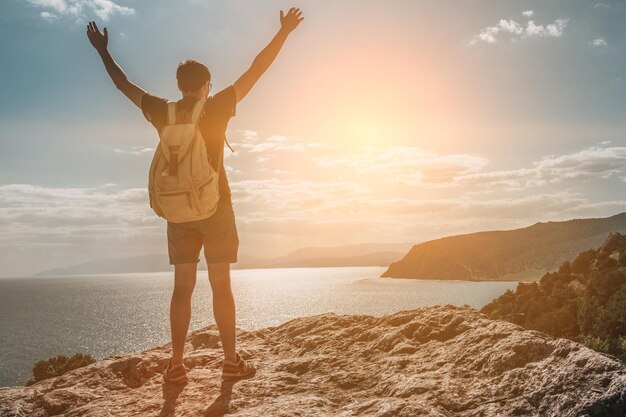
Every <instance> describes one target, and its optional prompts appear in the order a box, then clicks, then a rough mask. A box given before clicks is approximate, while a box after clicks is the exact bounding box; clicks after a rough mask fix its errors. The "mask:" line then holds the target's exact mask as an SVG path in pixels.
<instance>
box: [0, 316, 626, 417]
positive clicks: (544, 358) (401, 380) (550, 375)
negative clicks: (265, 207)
mask: <svg viewBox="0 0 626 417" xmlns="http://www.w3.org/2000/svg"><path fill="white" fill-rule="evenodd" d="M219 346H220V345H219V337H218V335H217V331H216V329H215V328H213V327H208V328H205V329H202V330H199V331H196V332H194V333H193V334H191V335H190V336H189V339H188V343H187V347H186V360H185V365H186V366H187V367H188V368H190V372H189V374H188V375H189V379H190V380H189V383H188V384H187V385H186V386H184V387H182V388H176V387H174V386H167V385H163V384H162V380H161V372H162V371H163V370H164V369H165V366H166V365H167V360H168V357H169V351H170V347H169V345H165V346H162V347H159V348H155V349H152V350H149V351H146V352H142V353H137V354H131V355H125V356H114V357H109V358H106V359H104V360H101V361H98V362H96V363H94V364H92V365H90V366H87V367H84V368H81V369H76V370H74V371H72V372H69V373H67V374H65V375H63V376H61V377H57V378H53V379H49V380H45V381H41V382H39V383H37V384H35V385H33V386H31V387H18V388H4V389H0V415H1V416H3V417H7V416H53V415H65V416H115V417H117V416H203V415H204V416H222V415H224V414H228V415H229V416H231V415H232V416H250V417H252V416H254V417H259V416H271V417H279V416H307V417H311V416H346V417H347V416H379V417H383V416H388V417H395V416H398V417H400V416H406V417H409V416H410V417H417V416H429V417H437V416H467V417H470V416H475V417H479V416H480V417H483V416H559V417H566V416H607V417H608V416H611V417H617V416H624V415H626V366H624V364H623V363H621V362H619V361H617V360H615V359H613V358H612V357H609V356H606V355H602V354H600V353H597V352H595V351H592V350H590V349H588V348H586V347H584V346H582V345H579V344H577V343H574V342H572V341H569V340H566V339H555V338H553V337H550V336H548V335H546V334H543V333H540V332H536V331H529V330H524V329H523V328H522V327H520V326H517V325H515V324H511V323H508V322H504V321H496V320H491V319H489V318H488V317H487V316H486V315H484V314H481V313H479V312H478V311H476V310H474V309H472V308H470V307H454V306H450V305H448V306H434V307H426V308H420V309H416V310H411V311H402V312H398V313H396V314H392V315H388V316H384V317H379V318H376V317H370V316H352V315H350V316H338V315H335V314H324V315H319V316H313V317H305V318H299V319H295V320H292V321H290V322H287V323H285V324H283V325H281V326H278V327H272V328H267V329H263V330H259V331H254V332H242V333H241V334H240V338H239V346H240V349H241V350H242V353H243V356H244V357H249V358H251V360H252V362H254V363H255V364H256V365H257V366H258V368H259V371H258V373H257V376H256V377H255V378H254V379H250V380H247V381H240V382H238V383H237V384H235V385H234V386H233V385H226V386H221V385H220V371H221V349H220V347H219Z"/></svg>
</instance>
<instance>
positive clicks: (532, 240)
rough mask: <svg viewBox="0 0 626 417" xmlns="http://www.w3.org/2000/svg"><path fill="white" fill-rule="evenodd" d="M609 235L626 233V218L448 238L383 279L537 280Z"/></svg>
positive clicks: (419, 250)
mask: <svg viewBox="0 0 626 417" xmlns="http://www.w3.org/2000/svg"><path fill="white" fill-rule="evenodd" d="M610 232H626V212H624V213H619V214H616V215H614V216H610V217H605V218H587V219H571V220H566V221H557V222H555V221H550V222H539V223H535V224H533V225H531V226H527V227H524V228H519V229H513V230H494V231H481V232H474V233H467V234H462V235H454V236H446V237H443V238H439V239H434V240H430V241H427V242H423V243H420V244H417V245H414V246H413V247H412V248H411V250H409V252H407V253H406V254H405V256H404V257H403V258H402V259H401V260H399V261H397V262H393V263H392V264H391V265H390V266H389V268H388V269H387V271H385V272H384V273H383V274H382V277H386V278H412V279H443V280H446V279H464V280H474V281H478V280H510V278H511V277H512V276H515V275H520V274H522V275H523V274H524V273H528V274H529V277H527V279H530V280H536V279H539V278H541V276H542V275H543V274H544V273H546V272H548V271H550V270H552V269H555V268H556V267H558V266H559V264H560V263H561V262H563V261H565V260H567V259H569V258H572V257H574V256H575V255H577V254H578V253H579V252H581V251H583V250H586V249H589V248H593V247H596V246H599V245H600V244H601V243H602V241H603V240H604V239H605V238H606V236H607V235H608V234H609V233H610Z"/></svg>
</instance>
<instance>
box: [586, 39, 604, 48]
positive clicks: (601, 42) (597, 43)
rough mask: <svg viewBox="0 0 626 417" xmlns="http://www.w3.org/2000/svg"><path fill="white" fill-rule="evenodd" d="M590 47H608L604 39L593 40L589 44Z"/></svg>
mask: <svg viewBox="0 0 626 417" xmlns="http://www.w3.org/2000/svg"><path fill="white" fill-rule="evenodd" d="M589 45H591V46H600V47H602V46H607V43H606V41H605V40H604V39H602V38H596V39H594V40H592V41H591V42H589Z"/></svg>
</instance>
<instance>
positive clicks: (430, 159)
mask: <svg viewBox="0 0 626 417" xmlns="http://www.w3.org/2000/svg"><path fill="white" fill-rule="evenodd" d="M488 163H489V161H488V160H487V159H486V158H484V157H482V156H476V155H468V154H447V155H443V154H439V153H436V152H431V151H426V150H424V149H420V148H416V147H409V146H391V147H386V148H382V147H372V146H368V147H365V148H363V149H362V150H361V151H360V152H355V153H353V154H351V155H349V156H346V157H342V158H336V157H335V158H326V157H321V158H318V159H317V165H318V166H320V167H351V168H354V169H355V172H356V173H357V174H375V175H378V176H384V177H387V178H389V179H390V181H391V182H393V183H396V184H404V185H413V186H420V185H424V186H425V185H429V184H430V185H436V184H441V183H446V182H450V181H452V180H453V179H454V178H455V177H456V176H458V175H463V174H467V173H470V172H476V171H478V170H480V169H481V168H483V167H485V166H486V165H487V164H488Z"/></svg>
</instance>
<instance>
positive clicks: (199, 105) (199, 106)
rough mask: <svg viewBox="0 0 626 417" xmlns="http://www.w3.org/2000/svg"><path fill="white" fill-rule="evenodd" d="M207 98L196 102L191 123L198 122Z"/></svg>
mask: <svg viewBox="0 0 626 417" xmlns="http://www.w3.org/2000/svg"><path fill="white" fill-rule="evenodd" d="M205 103H206V100H198V101H197V102H196V104H195V105H194V106H193V111H192V113H191V123H194V124H195V123H198V120H199V119H200V116H201V115H202V112H203V111H204V104H205Z"/></svg>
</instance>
